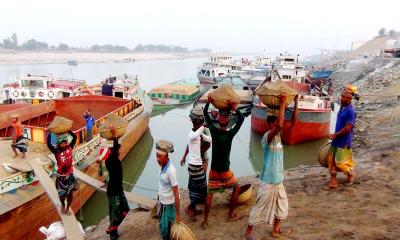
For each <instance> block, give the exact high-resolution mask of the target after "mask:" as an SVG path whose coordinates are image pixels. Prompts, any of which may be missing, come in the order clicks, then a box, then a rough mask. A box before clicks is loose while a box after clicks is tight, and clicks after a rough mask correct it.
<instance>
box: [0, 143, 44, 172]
mask: <svg viewBox="0 0 400 240" xmlns="http://www.w3.org/2000/svg"><path fill="white" fill-rule="evenodd" d="M11 143H12V141H11V140H0V152H1V158H0V164H1V166H0V179H4V178H8V177H10V176H12V175H14V174H18V173H19V172H18V171H16V172H14V173H12V172H9V171H7V170H6V169H5V167H4V164H10V167H12V168H15V169H20V170H22V171H31V170H32V168H31V167H30V166H29V164H28V161H27V159H23V158H21V157H16V158H13V156H14V152H13V151H12V149H11ZM18 153H19V152H18ZM49 153H50V151H49V149H48V148H47V146H46V144H42V143H34V142H29V145H28V152H27V153H26V157H27V158H31V159H35V158H40V159H41V164H42V165H44V164H47V163H48V161H49V160H46V159H42V158H43V155H47V154H49Z"/></svg>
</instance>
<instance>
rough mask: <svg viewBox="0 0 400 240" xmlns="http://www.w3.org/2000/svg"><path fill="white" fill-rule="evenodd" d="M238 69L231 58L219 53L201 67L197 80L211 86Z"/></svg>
mask: <svg viewBox="0 0 400 240" xmlns="http://www.w3.org/2000/svg"><path fill="white" fill-rule="evenodd" d="M238 69H239V67H238V66H237V65H236V64H235V63H234V62H233V60H232V57H231V56H229V55H227V54H223V53H219V54H215V55H212V56H211V57H209V59H208V61H207V62H205V63H203V65H202V66H201V67H199V69H198V71H197V78H198V79H199V81H200V83H201V84H203V85H208V86H209V85H212V84H215V83H216V81H217V80H216V79H217V77H221V76H224V75H226V74H228V73H230V72H232V71H235V70H238Z"/></svg>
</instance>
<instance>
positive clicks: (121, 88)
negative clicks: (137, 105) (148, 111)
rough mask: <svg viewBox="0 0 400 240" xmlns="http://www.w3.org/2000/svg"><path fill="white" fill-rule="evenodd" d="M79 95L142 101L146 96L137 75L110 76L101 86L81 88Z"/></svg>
mask: <svg viewBox="0 0 400 240" xmlns="http://www.w3.org/2000/svg"><path fill="white" fill-rule="evenodd" d="M77 95H80V96H82V95H103V96H113V97H117V98H123V99H126V100H136V101H140V99H141V96H143V95H144V91H143V89H141V88H140V87H139V77H138V76H137V75H131V76H130V75H127V74H123V75H121V76H109V77H108V78H106V79H104V80H103V81H101V83H99V84H95V85H90V86H83V87H81V89H80V91H79V93H78V94H77Z"/></svg>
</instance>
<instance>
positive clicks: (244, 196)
mask: <svg viewBox="0 0 400 240" xmlns="http://www.w3.org/2000/svg"><path fill="white" fill-rule="evenodd" d="M252 194H253V186H252V185H251V184H245V185H243V186H240V189H239V197H238V200H237V203H238V204H243V203H246V202H247V201H249V200H250V199H251V195H252Z"/></svg>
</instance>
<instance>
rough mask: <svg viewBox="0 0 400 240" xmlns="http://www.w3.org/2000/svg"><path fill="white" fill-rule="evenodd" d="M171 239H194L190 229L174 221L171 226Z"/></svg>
mask: <svg viewBox="0 0 400 240" xmlns="http://www.w3.org/2000/svg"><path fill="white" fill-rule="evenodd" d="M170 239H171V240H196V237H195V236H194V234H193V233H192V231H190V229H189V228H188V227H187V226H186V225H185V224H184V223H182V222H179V223H178V222H176V223H174V224H173V225H172V227H171V233H170Z"/></svg>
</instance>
